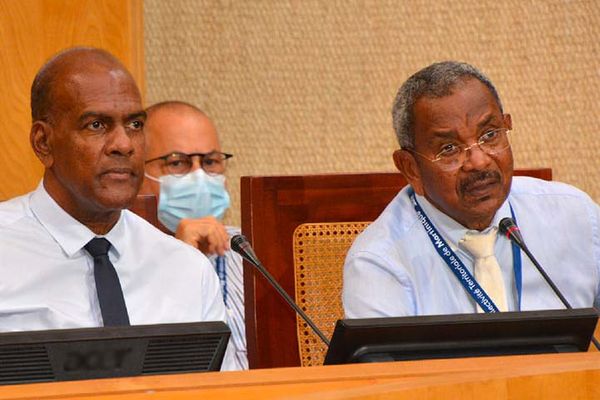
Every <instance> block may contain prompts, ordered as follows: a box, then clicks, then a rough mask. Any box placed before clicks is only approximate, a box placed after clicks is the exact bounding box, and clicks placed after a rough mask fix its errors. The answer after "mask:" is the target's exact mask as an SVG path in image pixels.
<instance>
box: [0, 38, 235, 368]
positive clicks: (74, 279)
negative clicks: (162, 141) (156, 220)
mask: <svg viewBox="0 0 600 400" xmlns="http://www.w3.org/2000/svg"><path fill="white" fill-rule="evenodd" d="M31 114H32V120H33V122H32V127H31V132H30V142H31V146H32V148H33V151H34V152H35V154H36V156H37V157H38V158H39V160H40V161H41V163H42V164H43V165H44V176H43V180H42V182H41V183H40V184H39V185H38V187H37V189H36V190H34V191H33V192H31V193H28V194H26V195H23V196H20V197H17V198H14V199H12V200H9V201H7V202H4V203H0V216H1V217H2V218H0V221H1V222H0V255H1V256H0V276H2V283H1V284H0V298H1V299H2V301H1V302H0V331H24V330H45V329H61V328H81V327H96V326H108V325H111V326H113V325H115V326H116V325H129V324H132V325H139V324H158V323H175V322H193V321H204V320H208V321H218V320H222V321H225V308H224V304H223V301H222V297H221V294H220V289H219V280H218V277H217V276H216V274H215V273H214V271H213V269H212V266H211V264H210V262H209V261H208V259H207V258H206V257H205V256H204V255H203V254H202V253H201V252H200V251H198V250H196V249H194V248H193V247H191V246H186V245H184V244H183V243H181V242H180V241H178V240H176V239H174V238H172V237H170V236H168V235H165V234H164V233H162V232H161V231H160V230H158V229H156V228H154V227H153V226H152V225H150V224H149V223H147V222H146V221H145V220H143V219H142V218H140V217H138V216H137V215H135V214H133V213H131V212H129V211H128V210H125V208H126V207H128V206H129V205H130V204H131V203H132V202H133V200H134V199H135V196H136V194H137V192H138V190H139V187H140V185H141V183H142V179H143V173H144V144H145V143H144V134H143V127H144V123H145V120H146V113H145V111H144V110H143V108H142V105H141V97H140V93H139V90H138V88H137V86H136V84H135V82H134V80H133V78H132V77H131V75H130V73H129V72H128V71H127V70H126V69H125V67H124V66H123V65H122V64H121V63H120V62H119V61H118V60H117V59H116V58H115V57H113V56H112V55H111V54H109V53H107V52H105V51H103V50H99V49H94V48H73V49H68V50H66V51H63V52H61V53H59V54H57V55H55V56H54V57H53V58H51V59H50V60H49V61H48V62H47V63H46V64H45V65H44V66H42V68H41V69H40V71H39V72H38V74H37V75H36V77H35V79H34V82H33V85H32V88H31ZM99 260H100V261H99ZM107 285H108V286H107ZM230 368H232V367H231V363H230V362H229V361H226V362H225V364H224V369H230Z"/></svg>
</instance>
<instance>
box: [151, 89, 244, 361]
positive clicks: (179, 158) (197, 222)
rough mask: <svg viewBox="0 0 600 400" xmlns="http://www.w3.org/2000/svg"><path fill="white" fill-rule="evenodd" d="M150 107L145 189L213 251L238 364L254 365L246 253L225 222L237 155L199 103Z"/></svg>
mask: <svg viewBox="0 0 600 400" xmlns="http://www.w3.org/2000/svg"><path fill="white" fill-rule="evenodd" d="M146 112H147V114H148V118H147V121H146V126H145V128H144V129H145V133H146V172H145V179H144V182H143V184H142V189H141V193H144V194H154V195H155V196H157V198H158V219H159V221H160V222H161V224H162V225H163V230H164V231H165V232H168V233H170V234H172V235H174V236H175V237H176V238H177V239H180V240H182V241H183V242H185V243H187V244H189V245H191V246H193V247H195V248H198V249H199V250H201V251H202V252H203V253H205V254H206V255H207V256H208V257H209V260H210V261H211V263H212V265H213V267H214V269H215V270H216V272H217V274H218V276H219V279H220V282H221V289H222V294H223V300H224V302H225V307H226V309H227V321H228V325H229V327H230V328H231V332H232V336H231V342H232V344H233V346H234V348H235V365H236V369H248V358H247V354H246V335H245V326H244V287H243V272H242V271H243V266H242V259H241V257H240V256H239V255H238V254H237V253H234V252H233V251H231V250H229V241H230V238H231V237H232V236H233V235H236V234H239V233H240V229H239V228H236V227H232V226H225V225H224V224H223V222H222V219H223V215H224V214H225V211H226V210H227V209H228V208H229V205H230V200H229V193H228V192H227V189H226V188H225V176H224V173H225V171H226V163H227V160H228V159H229V158H231V157H232V155H231V154H228V153H223V152H222V151H221V145H220V143H219V138H218V137H217V130H216V128H215V126H214V124H213V123H212V121H211V120H210V119H209V118H208V117H207V116H206V114H204V112H202V111H201V110H200V109H198V108H197V107H195V106H193V105H191V104H188V103H184V102H180V101H167V102H162V103H158V104H155V105H153V106H151V107H149V108H148V109H147V110H146Z"/></svg>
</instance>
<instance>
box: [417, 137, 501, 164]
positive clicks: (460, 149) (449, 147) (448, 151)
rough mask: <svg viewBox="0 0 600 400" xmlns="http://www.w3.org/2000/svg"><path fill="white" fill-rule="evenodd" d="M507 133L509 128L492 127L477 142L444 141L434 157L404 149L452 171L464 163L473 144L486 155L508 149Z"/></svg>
mask: <svg viewBox="0 0 600 400" xmlns="http://www.w3.org/2000/svg"><path fill="white" fill-rule="evenodd" d="M509 133H510V130H509V129H506V128H498V129H492V130H489V131H487V132H485V133H484V134H483V135H481V136H479V139H478V140H477V142H475V143H473V144H472V145H470V146H467V145H466V144H464V143H446V144H444V145H443V146H442V148H441V150H440V152H439V153H437V154H436V155H435V157H434V158H430V157H429V156H427V155H425V154H423V153H419V152H417V151H415V150H413V149H406V150H407V151H410V152H411V153H414V154H416V155H418V156H421V157H423V158H424V159H426V160H428V161H431V162H432V163H435V164H436V165H437V166H439V167H440V168H441V169H443V170H444V171H452V170H455V169H458V168H460V167H461V166H462V165H463V164H464V163H465V161H466V159H467V151H469V150H471V149H472V148H473V147H475V146H479V148H480V149H481V151H483V152H484V153H486V154H488V155H493V154H498V153H501V152H503V151H504V150H506V149H508V148H509V147H510V141H509V140H508V134H509Z"/></svg>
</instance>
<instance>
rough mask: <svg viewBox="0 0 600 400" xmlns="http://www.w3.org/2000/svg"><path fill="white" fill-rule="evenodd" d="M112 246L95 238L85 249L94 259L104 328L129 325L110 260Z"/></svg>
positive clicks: (123, 301) (120, 291)
mask: <svg viewBox="0 0 600 400" xmlns="http://www.w3.org/2000/svg"><path fill="white" fill-rule="evenodd" d="M110 246H111V244H110V242H109V241H108V240H106V239H105V238H94V239H92V240H90V241H89V242H88V244H86V245H85V249H86V250H87V252H88V253H90V255H91V256H92V257H94V278H95V279H96V291H97V292H98V302H99V303H100V311H101V312H102V320H103V321H104V326H121V325H129V316H128V315H127V307H126V306H125V299H124V298H123V291H122V290H121V284H120V283H119V276H118V275H117V271H115V267H114V266H113V265H112V263H111V262H110V260H109V259H108V249H110Z"/></svg>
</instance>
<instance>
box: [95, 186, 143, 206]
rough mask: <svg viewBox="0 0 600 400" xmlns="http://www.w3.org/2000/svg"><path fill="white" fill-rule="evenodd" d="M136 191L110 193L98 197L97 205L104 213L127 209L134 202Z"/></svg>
mask: <svg viewBox="0 0 600 400" xmlns="http://www.w3.org/2000/svg"><path fill="white" fill-rule="evenodd" d="M136 197H137V191H133V190H130V191H110V192H105V193H102V194H101V195H100V196H98V198H97V199H98V203H99V205H100V206H101V207H102V208H104V209H105V210H106V211H112V210H122V209H125V208H129V207H131V206H132V205H133V203H134V202H135V199H136Z"/></svg>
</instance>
